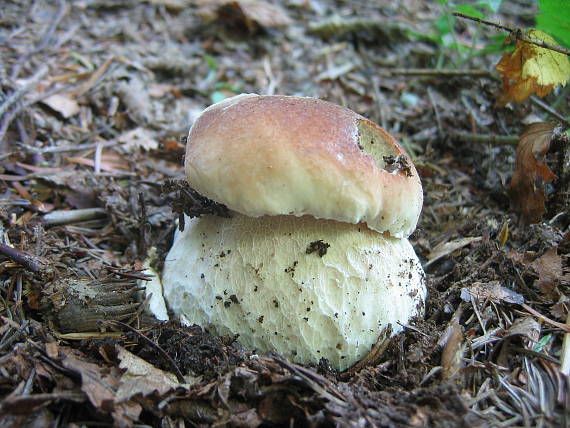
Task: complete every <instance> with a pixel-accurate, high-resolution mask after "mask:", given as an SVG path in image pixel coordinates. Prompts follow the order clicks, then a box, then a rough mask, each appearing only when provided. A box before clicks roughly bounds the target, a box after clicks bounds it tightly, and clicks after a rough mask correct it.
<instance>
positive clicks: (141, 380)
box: [116, 346, 184, 402]
mask: <svg viewBox="0 0 570 428" xmlns="http://www.w3.org/2000/svg"><path fill="white" fill-rule="evenodd" d="M117 351H118V355H117V358H118V359H119V360H120V361H121V363H120V365H119V367H120V368H121V369H124V370H126V371H125V373H123V375H122V376H121V385H120V386H119V389H118V390H117V397H116V400H117V402H121V401H124V400H128V399H130V398H132V397H133V396H135V395H137V394H141V395H142V396H146V395H149V394H152V393H154V392H158V393H159V394H160V395H162V394H165V393H166V392H168V391H171V390H173V389H176V388H178V387H184V385H181V384H180V383H178V381H177V380H176V376H174V375H173V374H172V373H167V372H164V371H162V370H160V369H157V368H156V367H154V366H153V365H152V364H150V363H148V362H146V361H145V360H143V359H142V358H140V357H137V356H136V355H134V354H132V353H131V352H129V351H127V350H126V349H124V348H122V347H120V346H117Z"/></svg>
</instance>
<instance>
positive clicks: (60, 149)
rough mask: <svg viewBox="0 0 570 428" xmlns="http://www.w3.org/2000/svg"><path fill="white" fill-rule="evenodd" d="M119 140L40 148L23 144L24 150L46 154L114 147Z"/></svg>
mask: <svg viewBox="0 0 570 428" xmlns="http://www.w3.org/2000/svg"><path fill="white" fill-rule="evenodd" d="M118 144H119V142H118V141H116V140H109V141H103V142H100V143H83V144H76V145H74V146H52V147H45V148H42V149H38V148H36V147H32V146H21V147H22V148H23V149H24V150H26V151H27V152H29V153H33V154H45V153H65V152H80V151H83V150H92V149H95V148H97V146H101V147H112V146H116V145H118Z"/></svg>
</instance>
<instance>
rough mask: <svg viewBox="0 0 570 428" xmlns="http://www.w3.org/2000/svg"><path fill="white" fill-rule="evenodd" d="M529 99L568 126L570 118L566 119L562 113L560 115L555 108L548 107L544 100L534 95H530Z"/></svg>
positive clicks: (569, 125)
mask: <svg viewBox="0 0 570 428" xmlns="http://www.w3.org/2000/svg"><path fill="white" fill-rule="evenodd" d="M530 100H531V101H532V102H533V103H534V104H535V105H536V106H538V107H540V108H541V109H543V110H544V111H545V112H546V113H548V114H550V115H551V116H554V117H555V118H556V119H558V120H559V121H560V122H562V123H564V124H565V125H566V126H568V127H570V120H568V119H566V118H565V117H564V116H563V115H561V114H560V113H558V112H557V111H556V110H554V109H553V108H552V107H550V106H549V105H548V104H546V103H545V102H544V101H542V100H541V99H540V98H538V97H537V96H535V95H531V97H530Z"/></svg>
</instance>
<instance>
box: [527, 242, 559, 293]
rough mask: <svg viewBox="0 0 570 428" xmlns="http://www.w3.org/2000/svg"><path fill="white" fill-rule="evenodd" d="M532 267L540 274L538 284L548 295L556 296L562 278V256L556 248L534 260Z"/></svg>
mask: <svg viewBox="0 0 570 428" xmlns="http://www.w3.org/2000/svg"><path fill="white" fill-rule="evenodd" d="M531 267H532V268H533V269H534V270H535V271H536V273H537V274H538V281H537V285H538V287H539V288H540V291H541V292H542V293H543V294H545V295H546V296H548V297H551V298H556V296H557V294H558V292H557V287H558V285H559V284H560V280H561V279H562V275H563V271H562V258H561V257H560V256H559V255H558V252H557V250H556V248H550V249H549V250H548V251H546V253H544V254H543V255H542V256H541V257H539V258H538V259H536V260H535V261H534V262H532V264H531Z"/></svg>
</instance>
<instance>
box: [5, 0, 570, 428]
mask: <svg viewBox="0 0 570 428" xmlns="http://www.w3.org/2000/svg"><path fill="white" fill-rule="evenodd" d="M206 3H209V4H210V6H211V7H210V10H212V11H213V12H211V13H213V14H212V15H210V16H204V15H203V14H202V12H199V8H200V7H202V5H203V4H206ZM285 6H286V7H285ZM256 8H257V10H256ZM203 10H204V9H202V11H203ZM284 10H286V12H284ZM3 13H4V16H3V20H4V21H3V22H5V23H9V26H10V28H11V30H10V31H8V30H7V29H8V27H2V30H1V31H2V32H3V33H2V34H3V35H4V36H5V37H4V40H5V41H6V42H7V46H8V48H7V49H6V50H4V51H2V55H3V57H5V59H6V60H5V61H3V63H5V64H7V66H6V67H5V69H4V70H2V73H3V74H2V75H1V76H0V77H1V78H2V79H1V83H0V90H1V94H0V95H1V97H0V106H2V109H1V112H2V114H1V115H0V131H2V132H0V138H1V139H2V141H1V144H2V148H3V151H2V153H1V154H0V159H1V164H0V168H1V170H0V222H1V223H0V229H1V232H2V233H1V234H0V244H1V246H0V254H1V256H0V297H1V298H0V366H1V370H0V424H1V425H3V426H28V425H33V424H36V425H44V426H46V425H51V426H73V425H74V424H75V425H78V424H86V425H94V424H98V425H101V424H103V425H105V424H106V425H116V426H135V425H149V426H174V425H177V426H190V425H198V426H205V425H222V424H223V425H228V426H259V425H265V426H267V425H291V424H293V425H296V426H323V425H327V426H328V425H340V426H348V425H357V424H358V425H359V426H461V425H465V426H520V425H525V426H562V425H563V424H564V423H566V422H567V420H566V419H565V418H567V414H566V412H565V411H564V408H565V406H567V401H568V397H569V395H568V385H567V379H566V378H565V377H564V375H563V374H561V372H560V370H559V365H560V362H561V359H562V356H563V355H561V354H562V353H563V344H562V341H563V337H564V336H565V334H564V332H565V331H566V330H565V329H566V328H567V327H566V325H565V324H564V323H565V322H566V319H567V314H568V295H569V287H570V284H569V279H568V275H569V256H568V255H569V253H570V238H569V236H570V232H569V231H568V227H569V223H570V219H569V218H568V214H567V213H568V212H569V210H568V206H567V205H564V204H565V203H566V204H567V202H564V201H567V199H565V197H566V196H564V193H563V191H562V190H564V188H565V183H567V181H565V180H567V178H565V177H567V172H566V170H565V169H564V168H565V166H564V165H565V162H564V161H563V160H560V159H563V156H562V155H561V154H562V153H564V150H562V149H561V147H563V146H564V144H563V143H560V142H557V141H561V140H560V139H557V137H556V135H557V133H556V130H554V132H553V131H552V128H553V127H551V126H550V125H544V124H542V125H540V126H541V127H539V128H537V127H536V126H535V127H534V128H531V131H532V132H530V133H529V132H526V133H523V135H522V136H521V138H520V140H521V143H520V144H519V152H521V153H522V154H521V155H519V156H516V153H515V148H514V147H513V146H512V145H509V144H508V143H507V144H503V143H501V141H506V140H501V139H497V138H491V139H488V141H487V140H485V141H486V142H476V143H466V142H465V135H469V136H470V138H473V137H481V136H485V135H490V136H503V135H509V136H514V135H517V134H519V133H521V128H522V125H521V124H522V123H523V121H524V120H525V118H526V117H528V116H530V115H532V116H534V117H538V118H539V119H540V120H541V121H545V120H546V119H548V118H549V117H548V116H547V115H546V114H545V113H544V112H543V111H542V110H539V109H538V108H537V106H536V105H534V104H530V105H528V106H525V107H524V108H523V107H521V108H513V109H498V108H496V107H494V102H495V97H496V94H497V93H499V92H500V82H498V81H495V80H493V79H489V78H479V77H474V76H476V75H477V74H476V73H475V74H469V73H467V74H464V75H462V74H460V73H459V74H458V73H455V74H454V75H453V76H451V77H450V76H449V75H443V74H442V75H439V74H438V73H437V69H436V67H435V65H436V64H435V63H434V62H433V59H434V58H437V57H438V56H440V48H439V46H438V45H437V44H434V43H433V41H430V40H428V39H424V38H417V37H416V36H414V35H413V34H415V35H418V34H430V32H431V31H432V30H433V22H434V20H435V19H437V18H438V17H440V16H441V10H440V9H439V6H438V5H437V4H435V3H433V4H432V3H430V2H428V3H426V4H425V5H423V6H421V7H420V6H419V5H418V4H417V3H414V2H409V3H408V2H404V3H402V4H400V5H397V6H394V5H388V4H387V5H384V6H383V8H379V7H378V6H377V5H376V4H375V3H374V2H360V1H358V2H350V4H349V3H345V4H343V5H340V6H339V4H337V3H333V2H328V1H319V2H313V1H310V2H299V1H297V0H289V1H286V2H284V3H283V4H281V3H279V4H277V2H269V1H247V2H246V1H240V2H221V1H211V2H197V1H194V0H184V1H172V0H170V1H168V0H161V1H151V2H131V3H130V2H127V3H121V4H117V3H116V2H108V1H92V2H87V3H81V2H79V3H75V2H64V1H61V2H53V3H52V2H40V3H37V4H35V6H34V7H31V8H26V7H24V6H23V5H22V4H21V3H18V2H8V3H7V4H6V6H5V8H4V10H3ZM272 14H273V15H272ZM518 15H519V12H517V10H515V9H512V8H511V6H510V5H508V4H506V3H505V4H504V5H503V7H502V8H501V15H500V16H501V17H503V18H504V19H508V20H512V21H513V22H518V20H519V16H518ZM275 16H277V18H279V19H277V20H276V18H275ZM344 18H346V19H344ZM210 19H211V21H210ZM279 20H280V21H279ZM7 25H8V24H7ZM228 29H234V30H236V31H237V32H236V31H233V30H230V31H228ZM12 30H13V31H12ZM461 31H462V32H461V40H462V41H466V42H467V43H468V44H469V46H477V42H479V41H480V40H478V39H477V37H478V35H477V34H478V32H477V31H475V28H471V27H468V26H466V27H465V28H462V29H461ZM444 56H445V55H444ZM3 59H4V58H3ZM493 62H496V61H495V58H486V57H483V56H477V55H476V56H475V57H474V58H473V59H472V60H471V62H470V66H471V67H475V68H476V67H479V68H481V69H482V70H489V69H490V68H491V66H492V64H493ZM432 66H433V67H434V69H433V70H431V74H429V75H422V74H419V75H418V74H414V73H417V72H418V71H417V70H418V69H423V70H424V71H425V68H426V67H432ZM42 67H43V68H42ZM428 71H429V70H428ZM454 71H456V72H461V71H462V70H454ZM521 73H524V71H521ZM479 75H481V73H479ZM22 82H25V83H22ZM537 84H538V80H537ZM239 92H262V93H285V94H301V95H305V96H315V97H322V98H325V99H328V100H330V101H333V102H336V103H338V104H342V105H346V106H348V107H350V108H352V109H354V110H355V111H358V112H360V113H363V114H365V115H366V116H367V117H370V119H372V120H374V121H376V122H378V123H380V124H381V125H382V126H384V127H386V128H387V129H388V130H389V131H390V132H392V133H394V134H395V136H396V137H397V138H398V139H399V140H400V141H402V142H403V144H404V145H405V147H406V149H407V150H408V151H409V152H410V153H411V154H413V157H414V162H415V163H416V165H417V166H418V170H419V172H420V173H421V175H422V181H423V184H424V189H425V205H424V212H423V214H422V217H421V219H420V224H419V228H418V230H417V231H416V232H415V233H414V235H413V236H412V242H413V244H414V246H415V248H416V251H417V253H418V255H419V256H420V257H421V259H422V261H423V262H424V265H425V266H426V273H427V285H428V288H429V298H428V301H427V304H426V315H425V317H424V318H423V319H418V320H416V321H415V322H414V323H412V324H411V325H410V326H408V327H407V328H406V330H405V333H404V334H401V335H398V336H396V337H395V338H393V339H392V340H391V341H390V343H389V344H388V346H387V348H386V350H385V351H384V354H383V355H382V357H381V358H380V359H379V360H378V361H377V362H374V363H373V364H368V365H363V367H360V368H358V369H357V370H354V371H353V372H350V373H336V372H335V371H334V370H333V369H331V368H330V366H329V365H328V363H327V362H326V361H324V360H323V361H320V362H318V363H315V364H314V365H311V366H301V365H298V364H293V363H291V362H289V361H287V360H286V359H284V358H282V357H281V356H278V355H257V354H256V353H255V350H250V349H245V348H243V347H242V346H241V345H240V344H239V338H236V337H219V336H216V335H214V334H212V333H213V332H209V331H208V330H205V329H204V328H202V327H199V326H183V325H180V324H179V323H178V322H176V321H169V322H162V323H158V322H157V321H156V320H155V319H153V317H152V316H151V315H150V314H149V313H148V311H147V309H148V305H149V304H150V302H149V300H148V299H146V298H145V297H144V296H142V295H140V294H139V293H141V291H142V290H141V288H144V287H143V285H142V284H141V283H142V282H145V281H146V279H148V278H145V276H144V272H151V271H152V272H158V273H159V272H160V271H161V263H162V262H161V261H162V260H164V257H165V256H166V253H167V251H168V249H169V246H170V244H171V241H172V236H173V234H174V231H175V229H176V227H177V225H176V223H175V221H174V220H175V219H176V218H177V217H179V216H180V214H181V213H186V214H189V215H200V214H202V213H204V212H209V213H212V214H216V215H227V210H226V209H225V207H223V206H219V205H217V204H213V203H212V201H208V200H206V199H205V198H202V197H200V195H197V194H195V193H193V192H192V190H191V189H189V188H188V186H186V185H184V182H183V181H181V180H182V179H183V176H184V173H183V167H182V164H183V153H184V140H183V138H184V136H185V135H186V133H187V131H188V127H189V126H190V125H191V123H192V121H193V119H194V118H195V117H196V114H197V113H199V112H200V111H201V110H202V109H203V108H204V107H206V106H207V105H209V104H210V103H211V102H212V99H214V98H215V97H219V96H229V95H232V94H235V93H239ZM407 94H413V98H414V100H415V101H414V102H413V103H410V102H409V99H410V97H409V96H408V95H407ZM54 95H59V97H60V100H59V101H60V104H57V103H54V102H53V100H54V99H53V98H52V99H51V101H50V98H49V97H50V96H54ZM61 97H63V98H61ZM553 97H555V94H550V95H545V100H546V101H549V102H552V100H553ZM55 99H56V100H57V97H56V98H55ZM6 100H8V101H9V102H8V103H6ZM10 100H14V101H10ZM46 100H47V102H46ZM406 100H408V102H406ZM15 101H18V102H15ZM62 101H63V102H62ZM50 103H51V105H50ZM558 108H560V109H561V110H562V111H566V112H567V111H568V109H569V108H570V107H569V106H568V100H562V101H559V102H558ZM77 109H79V110H78V111H77ZM564 109H566V110H564ZM509 138H511V137H509ZM497 142H499V143H497ZM523 143H524V144H523ZM521 146H522V147H523V149H521V148H520V147H521ZM556 156H558V157H559V158H558V159H557V158H556ZM513 170H514V171H515V176H516V177H518V182H519V184H518V187H517V185H514V184H511V187H510V189H513V188H514V189H516V190H511V196H512V197H513V203H514V206H515V207H519V208H518V209H515V210H512V209H511V208H510V207H509V203H508V196H507V193H508V192H507V186H506V183H508V182H509V177H510V176H511V175H512V174H513ZM549 171H550V172H549ZM513 181H514V182H515V183H516V182H517V180H515V179H514V178H513ZM14 183H18V184H16V185H14ZM513 186H514V187H513ZM561 189H562V190H561ZM553 201H554V202H553ZM169 205H172V208H171V207H170V206H169ZM42 207H43V208H42ZM81 209H91V210H94V211H93V212H94V213H96V215H93V216H87V217H82V215H83V213H81V212H78V211H80V210H81ZM47 211H50V212H49V213H47ZM54 212H55V213H56V214H58V215H61V214H60V213H61V212H65V213H66V218H67V219H72V220H66V221H65V222H53V223H51V222H50V217H49V216H50V215H51V214H52V213H54ZM520 218H523V219H525V220H527V221H528V220H531V219H538V220H537V221H540V220H541V219H542V220H543V222H539V223H537V224H533V225H526V224H524V223H522V222H519V219H520ZM505 225H508V229H506V226H505ZM151 254H155V255H154V256H153V257H152V260H151V261H148V260H149V258H148V257H149V255H151ZM147 261H148V262H147ZM146 263H149V264H150V265H151V266H150V267H151V268H152V270H151V269H148V270H146V269H147V268H148V267H149V266H147V265H146ZM66 311H67V312H66ZM69 314H72V315H69ZM204 327H207V326H204Z"/></svg>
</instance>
